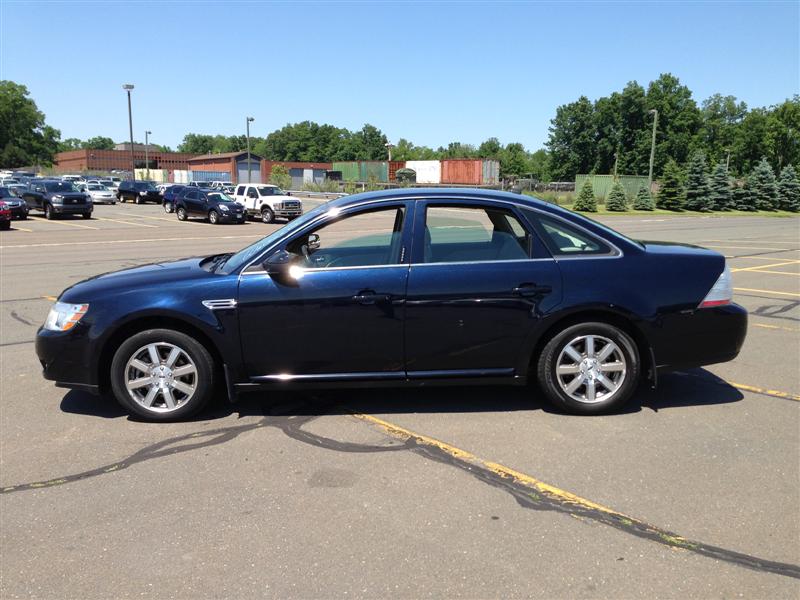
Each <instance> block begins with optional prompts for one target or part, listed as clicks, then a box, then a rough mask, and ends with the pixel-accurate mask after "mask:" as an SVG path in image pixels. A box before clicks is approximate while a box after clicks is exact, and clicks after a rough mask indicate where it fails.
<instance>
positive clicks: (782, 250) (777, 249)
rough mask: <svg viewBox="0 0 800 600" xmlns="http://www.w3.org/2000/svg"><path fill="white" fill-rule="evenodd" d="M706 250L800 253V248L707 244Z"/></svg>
mask: <svg viewBox="0 0 800 600" xmlns="http://www.w3.org/2000/svg"><path fill="white" fill-rule="evenodd" d="M706 248H733V249H736V250H772V251H773V252H797V251H800V248H765V247H763V246H762V247H760V248H759V247H756V246H714V245H712V244H706Z"/></svg>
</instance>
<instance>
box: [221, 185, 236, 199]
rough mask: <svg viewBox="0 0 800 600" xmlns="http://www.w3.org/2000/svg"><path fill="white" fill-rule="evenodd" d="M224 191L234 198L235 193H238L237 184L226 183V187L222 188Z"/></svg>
mask: <svg viewBox="0 0 800 600" xmlns="http://www.w3.org/2000/svg"><path fill="white" fill-rule="evenodd" d="M222 191H223V192H224V193H225V194H227V195H228V196H230V197H231V198H233V195H234V194H235V193H236V186H235V185H226V186H225V187H224V188H222Z"/></svg>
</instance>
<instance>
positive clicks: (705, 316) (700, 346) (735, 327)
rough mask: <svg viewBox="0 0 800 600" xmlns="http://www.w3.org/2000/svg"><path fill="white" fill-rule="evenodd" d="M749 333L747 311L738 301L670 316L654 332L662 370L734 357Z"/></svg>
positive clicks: (658, 367)
mask: <svg viewBox="0 0 800 600" xmlns="http://www.w3.org/2000/svg"><path fill="white" fill-rule="evenodd" d="M746 336H747V310H745V309H744V308H742V307H741V306H739V305H738V304H729V305H727V306H718V307H715V308H702V309H697V310H694V311H691V312H689V313H679V314H675V315H669V316H667V317H665V318H664V319H663V322H661V323H660V324H659V327H658V328H657V330H654V332H653V338H652V339H653V351H654V354H655V359H656V368H657V369H658V370H659V371H670V370H674V369H687V368H693V367H702V366H704V365H712V364H715V363H721V362H727V361H730V360H733V359H734V358H736V357H737V356H738V355H739V351H740V350H741V349H742V345H743V344H744V340H745V337H746Z"/></svg>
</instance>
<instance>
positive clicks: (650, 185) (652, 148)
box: [647, 108, 658, 191]
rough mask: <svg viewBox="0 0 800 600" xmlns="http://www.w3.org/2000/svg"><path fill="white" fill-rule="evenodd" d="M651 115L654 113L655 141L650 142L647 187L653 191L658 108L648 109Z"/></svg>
mask: <svg viewBox="0 0 800 600" xmlns="http://www.w3.org/2000/svg"><path fill="white" fill-rule="evenodd" d="M648 112H649V113H650V114H651V115H653V141H652V143H651V144H650V172H649V174H648V175H647V187H648V191H652V188H653V162H654V161H655V159H656V129H657V128H658V110H656V109H655V108H651V109H650V111H648Z"/></svg>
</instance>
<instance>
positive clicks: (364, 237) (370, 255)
mask: <svg viewBox="0 0 800 600" xmlns="http://www.w3.org/2000/svg"><path fill="white" fill-rule="evenodd" d="M405 212H406V211H405V208H404V207H392V208H386V209H381V210H372V211H368V212H360V213H357V214H355V215H351V216H347V215H345V216H344V217H342V218H340V219H337V220H336V221H333V222H332V223H328V224H327V225H323V226H322V227H320V228H318V229H316V230H314V231H313V232H311V233H306V234H303V235H302V236H300V237H299V238H296V239H294V240H292V241H291V242H290V243H289V245H288V246H287V250H288V251H289V252H291V253H292V254H296V255H298V257H300V262H299V264H300V265H301V266H303V267H304V268H307V269H330V268H334V267H367V266H379V265H392V264H396V263H398V262H400V250H401V245H402V232H403V221H404V219H405Z"/></svg>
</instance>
